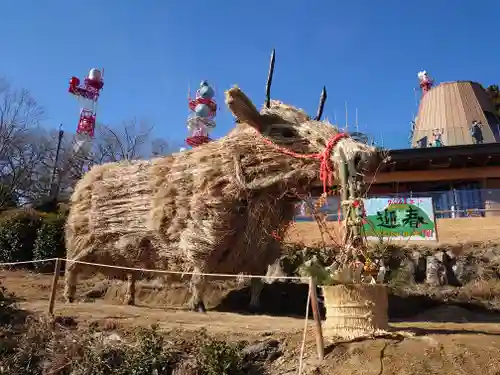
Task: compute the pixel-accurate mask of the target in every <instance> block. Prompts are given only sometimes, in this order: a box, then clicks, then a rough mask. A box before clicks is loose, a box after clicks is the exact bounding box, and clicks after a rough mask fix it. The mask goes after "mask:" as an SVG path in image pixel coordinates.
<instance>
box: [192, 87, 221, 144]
mask: <svg viewBox="0 0 500 375" xmlns="http://www.w3.org/2000/svg"><path fill="white" fill-rule="evenodd" d="M214 96H215V90H214V89H213V88H212V87H211V86H210V85H209V84H208V82H207V81H202V82H201V83H200V87H199V89H198V90H196V97H195V98H194V99H191V98H189V109H190V110H191V114H190V115H189V117H188V120H187V128H188V131H189V136H188V137H187V138H186V143H187V145H188V146H191V147H197V146H200V145H202V144H204V143H208V142H210V141H211V139H210V137H209V131H210V130H212V129H213V128H215V116H216V114H217V104H216V102H215V100H214Z"/></svg>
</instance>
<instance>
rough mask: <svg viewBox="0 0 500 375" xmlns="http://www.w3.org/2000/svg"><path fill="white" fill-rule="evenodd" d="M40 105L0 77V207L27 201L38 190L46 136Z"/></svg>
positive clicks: (48, 150)
mask: <svg viewBox="0 0 500 375" xmlns="http://www.w3.org/2000/svg"><path fill="white" fill-rule="evenodd" d="M43 115H44V111H43V108H42V107H41V106H39V105H38V104H37V103H36V101H35V100H34V99H33V98H32V97H31V95H30V94H29V92H28V91H27V90H13V89H12V88H11V86H10V85H9V84H8V82H7V81H6V80H5V79H1V80H0V186H1V187H0V206H2V207H3V206H5V205H7V204H8V203H9V202H10V203H12V202H15V201H21V202H26V201H31V200H32V199H34V198H35V196H36V195H37V194H39V193H40V190H41V185H40V183H43V178H42V176H44V175H45V173H46V167H47V163H48V160H49V158H50V153H51V147H52V144H51V142H50V138H49V137H48V136H47V134H45V133H44V130H43V129H41V128H40V126H39V125H40V121H41V120H42V118H43Z"/></svg>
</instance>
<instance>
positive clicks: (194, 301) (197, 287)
mask: <svg viewBox="0 0 500 375" xmlns="http://www.w3.org/2000/svg"><path fill="white" fill-rule="evenodd" d="M199 273H200V271H199V270H198V269H195V274H194V275H193V276H192V277H191V301H190V302H189V307H190V309H191V310H193V311H198V312H202V313H205V312H206V311H207V310H206V308H205V304H204V303H203V294H204V293H205V288H206V281H205V278H204V277H203V276H202V275H200V274H199Z"/></svg>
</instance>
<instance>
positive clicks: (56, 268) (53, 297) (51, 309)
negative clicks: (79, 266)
mask: <svg viewBox="0 0 500 375" xmlns="http://www.w3.org/2000/svg"><path fill="white" fill-rule="evenodd" d="M60 272H61V259H59V258H57V259H56V264H55V265H54V276H53V278H52V289H51V290H50V298H49V309H48V313H49V315H54V304H55V302H56V292H57V281H58V280H59V273H60Z"/></svg>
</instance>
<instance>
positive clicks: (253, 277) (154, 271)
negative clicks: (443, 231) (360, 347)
mask: <svg viewBox="0 0 500 375" xmlns="http://www.w3.org/2000/svg"><path fill="white" fill-rule="evenodd" d="M57 259H59V260H61V261H64V262H68V263H78V264H84V265H88V266H96V267H104V268H114V269H121V270H126V271H139V272H151V273H163V274H172V275H196V276H213V277H227V278H230V277H237V278H246V279H274V280H280V279H283V280H299V281H308V280H309V277H308V276H265V275H246V274H230V273H205V272H184V271H167V270H158V269H150V268H134V267H124V266H116V265H112V264H102V263H91V262H84V261H80V260H73V259H65V258H47V259H38V260H28V261H23V262H9V263H0V267H8V266H16V265H20V264H30V263H43V262H50V261H55V260H57Z"/></svg>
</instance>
